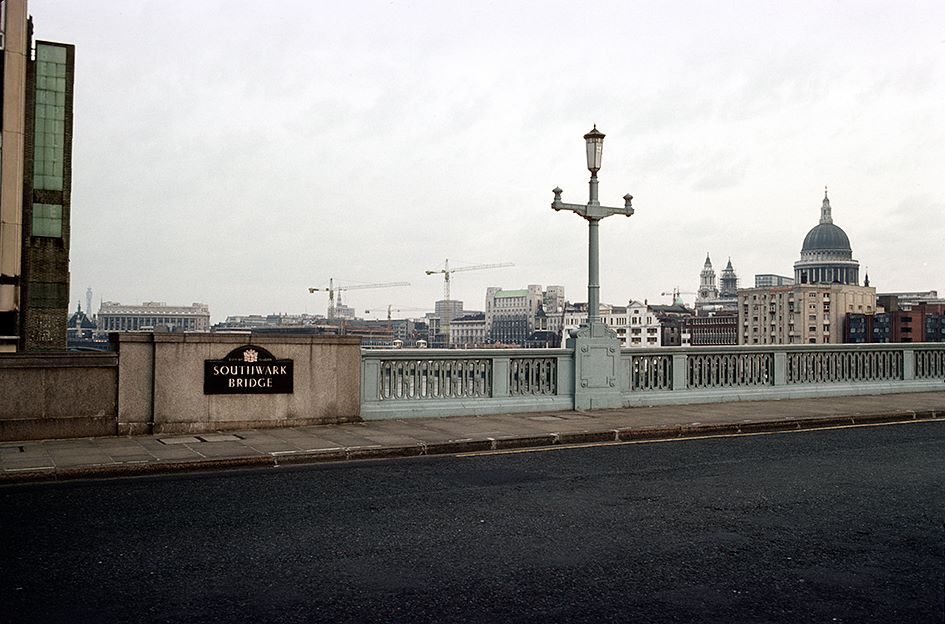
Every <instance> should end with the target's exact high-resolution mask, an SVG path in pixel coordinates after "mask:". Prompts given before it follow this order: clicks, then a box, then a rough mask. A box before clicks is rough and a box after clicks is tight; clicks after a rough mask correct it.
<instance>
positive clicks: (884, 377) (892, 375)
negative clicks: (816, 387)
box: [787, 349, 903, 384]
mask: <svg viewBox="0 0 945 624" xmlns="http://www.w3.org/2000/svg"><path fill="white" fill-rule="evenodd" d="M902 378H903V372H902V351H899V350H882V351H869V350H862V349H857V350H844V351H804V352H796V353H788V354H787V383H788V384H818V383H844V382H847V383H852V382H860V381H895V380H900V379H902Z"/></svg>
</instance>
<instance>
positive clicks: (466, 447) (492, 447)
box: [0, 409, 945, 486]
mask: <svg viewBox="0 0 945 624" xmlns="http://www.w3.org/2000/svg"><path fill="white" fill-rule="evenodd" d="M943 419H945V410H933V409H929V410H919V411H915V410H903V411H896V412H885V413H877V414H861V415H852V416H824V417H817V418H789V419H783V420H768V421H759V422H742V423H725V424H707V425H673V426H668V427H650V428H638V429H635V428H633V427H625V428H620V429H606V430H598V431H572V432H562V433H548V434H541V435H531V436H521V437H508V438H487V439H484V440H474V439H458V440H451V441H448V442H436V443H431V444H426V443H422V442H420V443H417V444H410V445H401V446H352V447H347V448H331V449H325V450H319V451H299V452H292V451H286V452H277V453H272V454H265V455H251V456H246V457H234V458H226V459H202V460H199V459H198V460H191V461H184V462H151V463H133V464H108V465H93V466H83V467H76V468H53V469H37V470H24V471H21V472H5V473H0V486H2V485H11V484H18V483H39V482H50V481H53V482H58V481H71V480H76V479H111V478H119V477H137V476H147V475H158V474H174V473H184V472H198V471H205V470H228V469H243V468H279V467H281V466H298V465H305V464H321V463H331V462H343V461H359V460H368V459H396V458H405V457H423V456H434V455H457V454H462V453H488V452H501V451H505V450H515V449H524V448H541V447H553V446H570V445H579V444H607V443H620V442H638V441H647V440H650V441H655V440H670V439H682V438H703V437H716V436H729V435H739V434H751V433H775V432H779V431H781V432H787V431H805V430H813V429H825V428H832V427H849V426H858V425H859V426H863V425H874V424H891V423H909V422H917V421H934V420H943Z"/></svg>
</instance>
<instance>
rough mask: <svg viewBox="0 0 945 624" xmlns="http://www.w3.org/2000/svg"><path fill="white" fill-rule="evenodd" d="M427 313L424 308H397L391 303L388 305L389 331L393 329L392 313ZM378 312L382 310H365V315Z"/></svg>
mask: <svg viewBox="0 0 945 624" xmlns="http://www.w3.org/2000/svg"><path fill="white" fill-rule="evenodd" d="M426 311H427V310H425V309H424V308H395V307H394V304H392V303H390V304H388V305H387V329H388V331H390V328H391V318H390V313H391V312H426ZM378 312H380V310H373V311H372V310H365V311H364V313H365V314H372V313H373V314H377V313H378Z"/></svg>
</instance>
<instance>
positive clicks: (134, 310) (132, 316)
mask: <svg viewBox="0 0 945 624" xmlns="http://www.w3.org/2000/svg"><path fill="white" fill-rule="evenodd" d="M96 324H97V325H98V329H99V330H100V331H109V332H112V331H114V332H121V331H154V330H155V329H163V330H166V331H195V332H207V331H210V307H209V306H208V305H207V304H205V303H194V304H191V305H189V306H169V305H167V304H166V303H164V302H163V301H145V302H144V303H142V304H141V305H122V304H120V303H117V302H115V301H105V302H103V303H102V305H101V307H100V308H99V311H98V314H97V315H96Z"/></svg>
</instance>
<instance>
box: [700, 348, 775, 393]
mask: <svg viewBox="0 0 945 624" xmlns="http://www.w3.org/2000/svg"><path fill="white" fill-rule="evenodd" d="M773 381H774V358H773V355H772V354H771V353H754V352H748V353H690V354H688V356H687V357H686V387H687V388H738V387H751V386H768V385H771V384H772V383H773Z"/></svg>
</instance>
